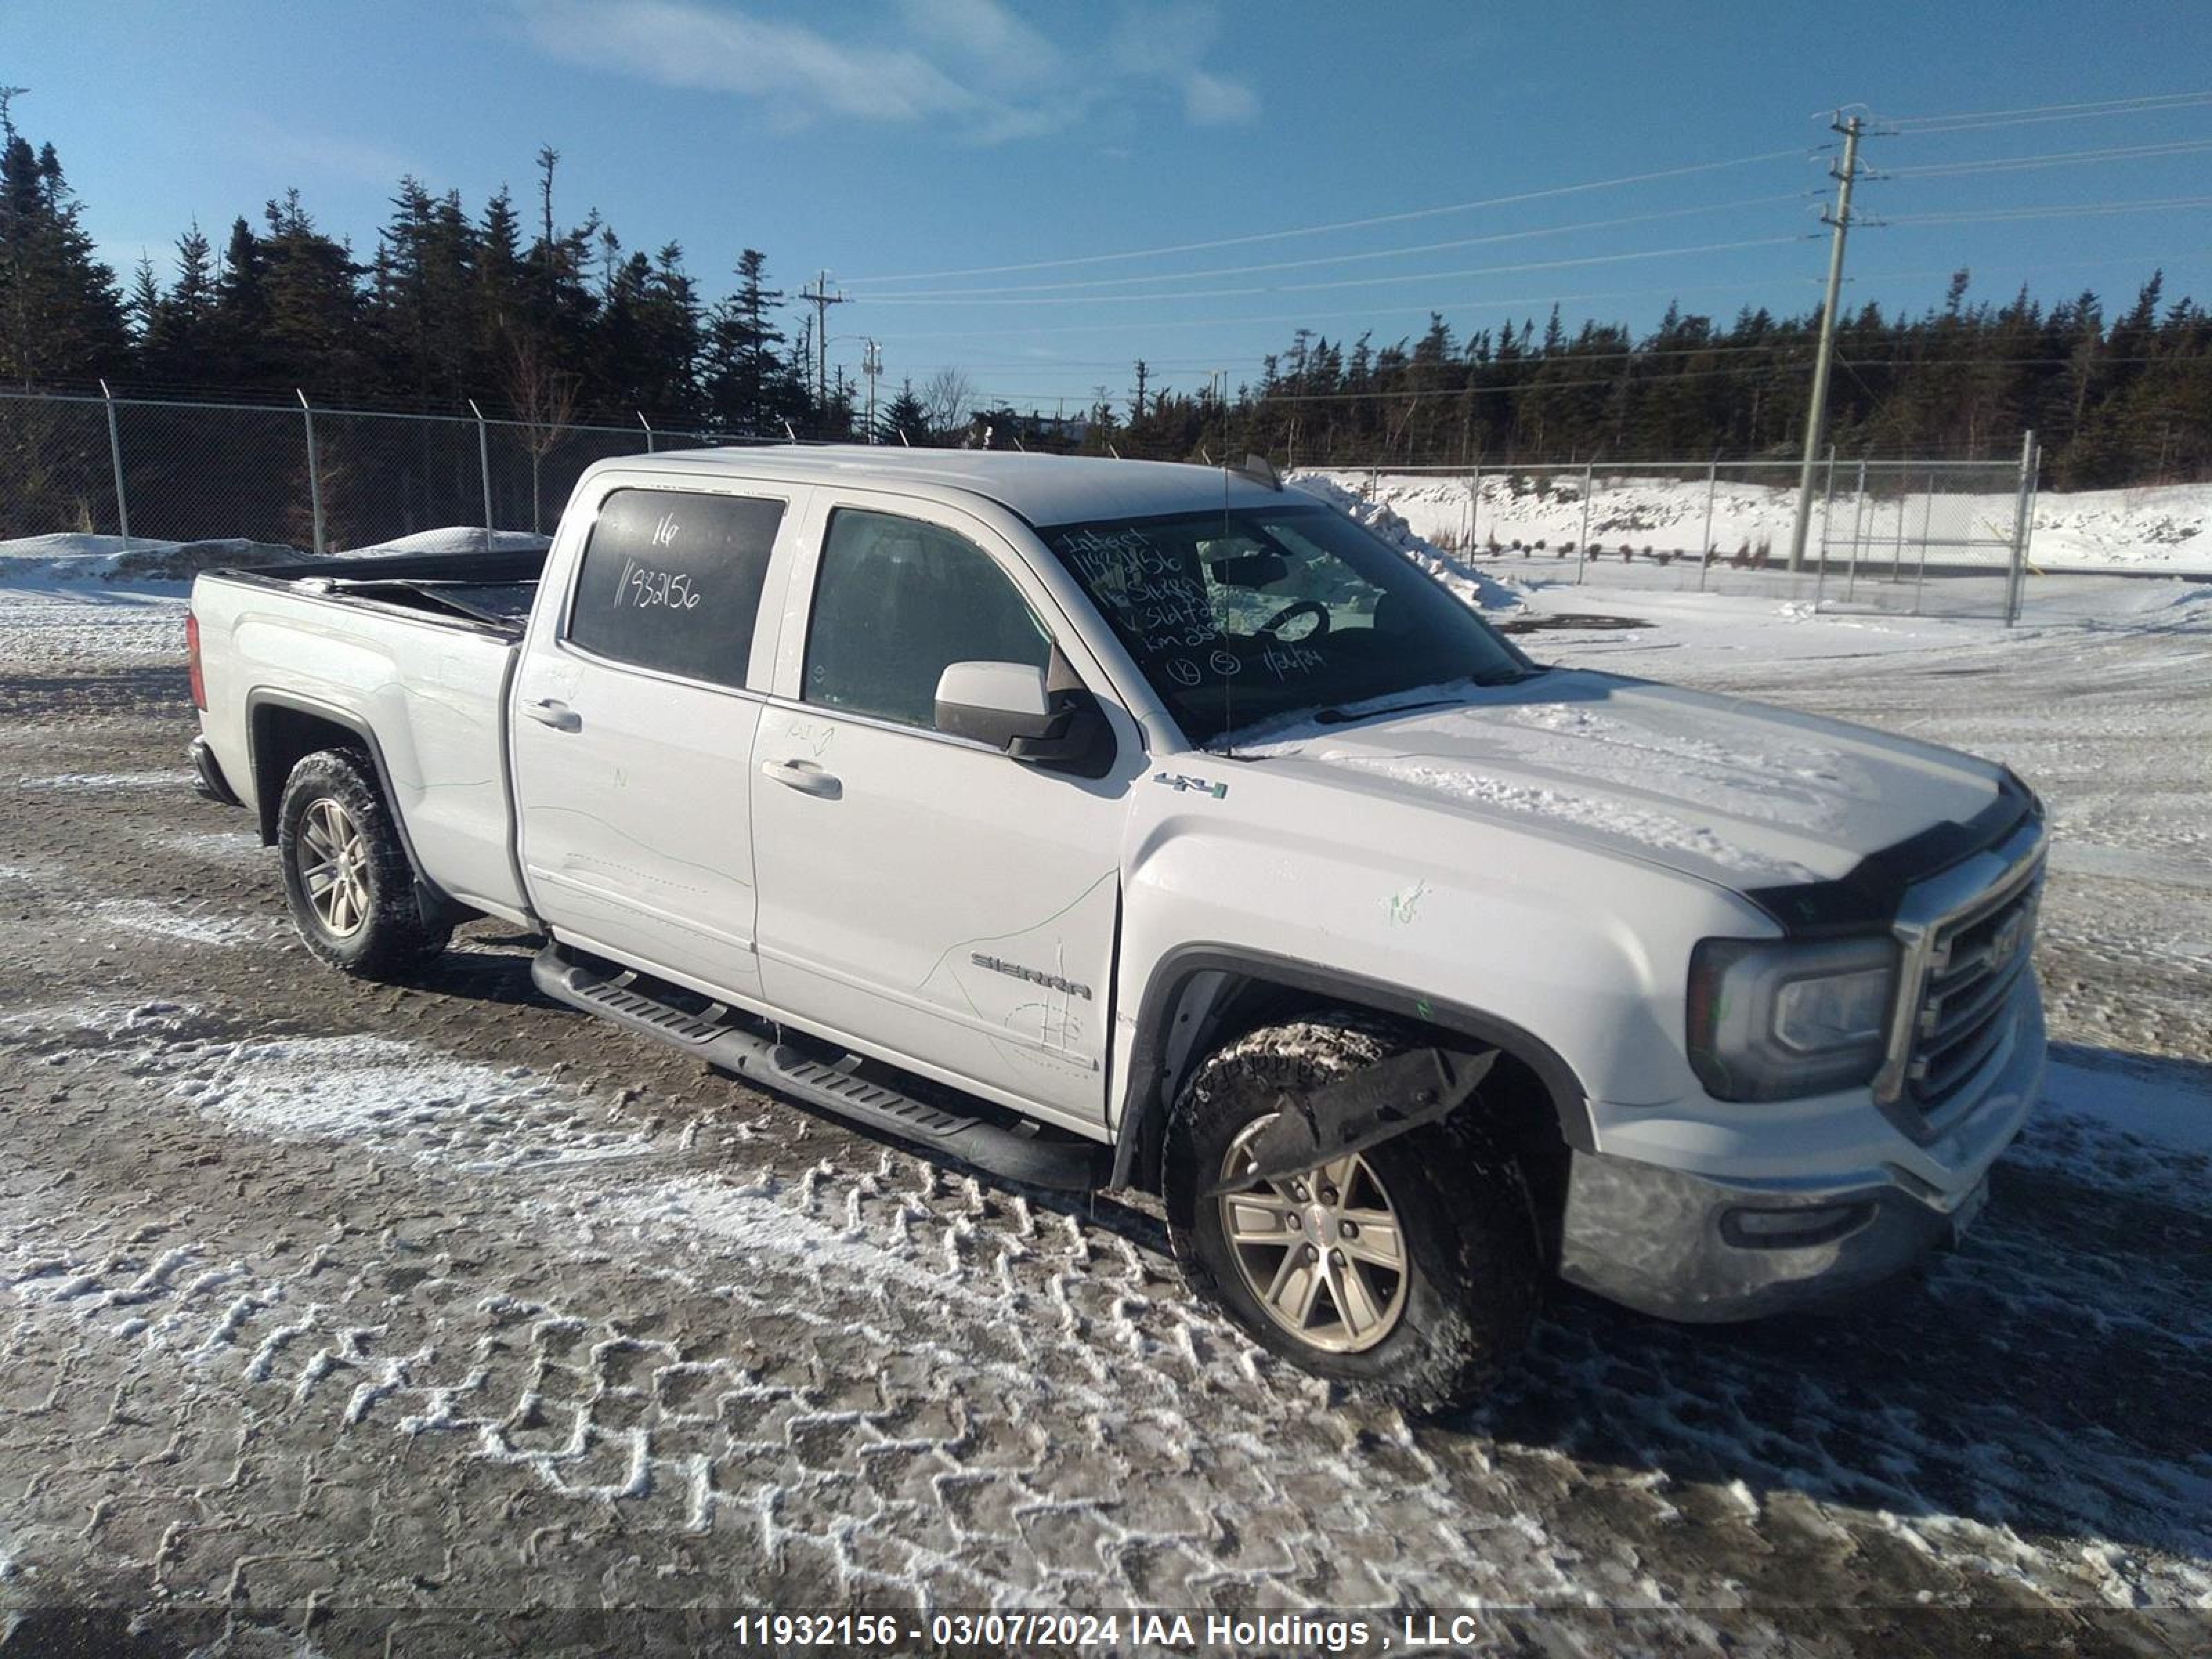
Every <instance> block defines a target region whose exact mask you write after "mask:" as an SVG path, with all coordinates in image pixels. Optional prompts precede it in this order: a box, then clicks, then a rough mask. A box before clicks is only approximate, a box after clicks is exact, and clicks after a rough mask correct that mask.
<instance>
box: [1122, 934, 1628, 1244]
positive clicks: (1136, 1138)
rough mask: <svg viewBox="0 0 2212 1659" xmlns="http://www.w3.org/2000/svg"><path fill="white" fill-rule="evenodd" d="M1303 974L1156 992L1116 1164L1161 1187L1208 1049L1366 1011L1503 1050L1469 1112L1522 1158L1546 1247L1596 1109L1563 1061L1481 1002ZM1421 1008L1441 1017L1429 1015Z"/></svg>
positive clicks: (1452, 1044) (1196, 975)
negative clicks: (1290, 1024)
mask: <svg viewBox="0 0 2212 1659" xmlns="http://www.w3.org/2000/svg"><path fill="white" fill-rule="evenodd" d="M1298 979H1299V980H1304V981H1307V982H1304V983H1301V982H1298V981H1297V980H1294V979H1291V978H1287V977H1282V976H1276V975H1270V974H1269V973H1268V972H1267V971H1266V970H1264V969H1254V970H1242V969H1234V968H1229V967H1222V968H1198V969H1194V970H1192V971H1190V972H1188V973H1187V974H1184V975H1182V977H1181V979H1180V980H1179V981H1178V982H1177V983H1176V985H1175V986H1174V987H1173V989H1172V990H1171V991H1170V993H1169V994H1166V995H1165V996H1164V997H1162V998H1160V999H1158V1001H1159V1004H1160V1006H1158V1009H1157V1010H1156V1011H1154V1012H1151V1013H1150V1014H1148V1015H1147V1016H1146V1017H1144V1018H1142V1019H1141V1021H1140V1025H1139V1032H1138V1037H1137V1044H1136V1049H1135V1062H1134V1073H1133V1074H1134V1076H1135V1077H1136V1078H1137V1079H1140V1081H1139V1082H1137V1083H1136V1084H1133V1086H1132V1090H1131V1092H1130V1097H1129V1099H1128V1103H1127V1109H1128V1113H1129V1121H1127V1123H1125V1125H1124V1126H1123V1133H1122V1134H1121V1137H1120V1139H1121V1144H1122V1146H1123V1147H1124V1148H1125V1149H1126V1150H1125V1152H1124V1157H1125V1158H1126V1159H1127V1165H1128V1167H1127V1170H1126V1172H1124V1171H1122V1170H1119V1169H1117V1176H1120V1178H1121V1179H1123V1180H1126V1181H1128V1182H1132V1183H1133V1184H1137V1185H1141V1186H1142V1187H1144V1188H1146V1189H1147V1190H1150V1191H1154V1192H1157V1191H1158V1190H1159V1188H1160V1183H1161V1177H1162V1173H1163V1164H1164V1156H1165V1149H1166V1140H1167V1133H1166V1132H1167V1121H1168V1109H1169V1107H1170V1105H1171V1104H1172V1103H1173V1100H1174V1097H1175V1095H1176V1092H1177V1091H1180V1090H1181V1088H1182V1084H1183V1081H1184V1079H1187V1078H1188V1076H1189V1075H1190V1073H1192V1072H1193V1071H1194V1070H1195V1069H1196V1067H1197V1066H1198V1065H1199V1063H1200V1061H1201V1060H1204V1059H1205V1057H1206V1055H1207V1054H1212V1053H1213V1052H1214V1051H1215V1050H1217V1049H1218V1048H1221V1047H1223V1046H1224V1045H1225V1043H1228V1042H1231V1041H1233V1040H1234V1039H1236V1038H1237V1037H1238V1036H1243V1034H1244V1033H1245V1032H1247V1031H1250V1030H1256V1029H1257V1028H1259V1027H1261V1026H1262V1025H1276V1024H1284V1023H1285V1022H1287V1021H1291V1020H1295V1019H1299V1018H1305V1017H1308V1016H1310V1015H1313V1014H1317V1013H1321V1012H1325V1011H1327V1010H1329V1009H1334V1008H1353V1009H1358V1010H1360V1011H1362V1012H1368V1013H1372V1014H1377V1015H1380V1016H1382V1017H1383V1018H1387V1019H1389V1020H1391V1021H1394V1022H1395V1023H1396V1024H1401V1025H1406V1026H1409V1027H1411V1028H1413V1029H1414V1030H1419V1031H1424V1032H1426V1033H1430V1034H1431V1036H1432V1037H1433V1040H1434V1041H1435V1042H1437V1045H1438V1046H1440V1047H1446V1048H1461V1049H1474V1048H1495V1049H1496V1050H1497V1051H1498V1059H1497V1061H1496V1063H1495V1064H1494V1065H1493V1066H1492V1067H1491V1071H1490V1075H1489V1076H1488V1077H1487V1078H1486V1079H1484V1080H1483V1083H1482V1085H1481V1087H1480V1089H1479V1090H1477V1091H1476V1094H1475V1097H1474V1101H1473V1102H1471V1103H1469V1105H1468V1107H1467V1108H1466V1109H1467V1110H1470V1111H1474V1112H1479V1113H1480V1115H1482V1117H1483V1120H1484V1121H1485V1122H1486V1125H1487V1126H1488V1127H1490V1128H1491V1129H1492V1133H1495V1134H1497V1135H1498V1138H1499V1139H1500V1140H1501V1141H1502V1142H1503V1143H1504V1146H1505V1147H1506V1148H1507V1149H1508V1150H1510V1152H1512V1153H1513V1154H1514V1155H1515V1156H1516V1158H1519V1159H1520V1161H1521V1164H1522V1174H1523V1176H1524V1178H1525V1179H1526V1180H1527V1181H1528V1187H1529V1190H1530V1193H1531V1194H1532V1196H1533V1197H1534V1199H1535V1200H1536V1204H1537V1210H1538V1217H1539V1220H1540V1224H1541V1226H1542V1228H1543V1231H1544V1232H1545V1233H1546V1234H1547V1248H1548V1247H1549V1245H1550V1243H1552V1242H1553V1241H1554V1240H1555V1239H1556V1235H1557V1231H1558V1225H1559V1217H1560V1215H1561V1214H1562V1212H1563V1211H1564V1206H1565V1197H1566V1176H1567V1166H1568V1161H1569V1156H1570V1149H1571V1142H1570V1139H1569V1137H1570V1135H1571V1133H1573V1132H1574V1129H1575V1127H1579V1126H1580V1125H1581V1124H1582V1122H1583V1115H1584V1113H1585V1111H1586V1110H1587V1108H1586V1105H1585V1103H1584V1101H1583V1097H1582V1093H1581V1091H1580V1090H1579V1088H1577V1087H1576V1086H1574V1085H1573V1081H1572V1074H1571V1073H1569V1072H1567V1070H1566V1068H1565V1064H1564V1062H1562V1061H1561V1060H1559V1057H1558V1056H1557V1055H1555V1054H1551V1053H1550V1051H1549V1050H1548V1049H1545V1048H1543V1046H1542V1045H1541V1043H1539V1042H1536V1041H1535V1040H1534V1038H1531V1037H1528V1036H1525V1034H1521V1033H1517V1032H1515V1031H1513V1030H1510V1028H1501V1027H1500V1024H1499V1023H1498V1022H1495V1021H1488V1020H1486V1018H1484V1017H1483V1016H1481V1015H1480V1014H1479V1013H1477V1012H1474V1011H1472V1010H1460V1009H1449V1010H1444V1011H1438V1010H1437V1009H1436V1007H1435V1006H1434V1004H1433V1003H1430V1002H1428V1001H1426V1000H1414V999H1408V998H1407V997H1405V996H1404V995H1402V994H1391V993H1389V992H1388V991H1387V990H1385V989H1384V987H1364V986H1344V987H1340V986H1336V985H1332V984H1328V983H1316V982H1313V979H1314V976H1312V975H1298ZM1409 1004H1410V1005H1411V1006H1409ZM1149 1006H1150V1000H1148V1007H1149ZM1423 1009H1426V1010H1427V1011H1428V1012H1429V1013H1430V1014H1431V1016H1432V1017H1430V1018H1423V1015H1422V1012H1420V1011H1421V1010H1423Z"/></svg>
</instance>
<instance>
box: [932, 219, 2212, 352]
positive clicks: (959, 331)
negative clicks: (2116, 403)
mask: <svg viewBox="0 0 2212 1659" xmlns="http://www.w3.org/2000/svg"><path fill="white" fill-rule="evenodd" d="M2208 256H2212V246H2199V247H2190V248H2180V249H2176V250H2173V251H2171V252H2152V253H2141V252H2136V253H2115V254H2107V255H2100V256H2099V257H2098V258H2093V259H2069V260H2059V261H2051V262H2038V263H2037V264H2036V266H2035V269H2036V270H2046V271H2051V270H2117V269H2118V268H2119V267H2121V266H2123V265H2142V264H2152V265H2156V264H2171V263H2172V262H2173V261H2176V260H2180V259H2197V258H2206V257H2208ZM1998 263H1999V264H2000V265H2001V267H2002V268H2007V269H2009V268H2011V265H2012V264H2013V263H2014V262H1998ZM1959 269H1960V264H1959V262H1957V261H1954V262H1953V263H1951V264H1946V265H1923V266H1918V267H1916V268H1914V269H1912V270H1873V271H1863V272H1861V273H1859V274H1858V275H1857V276H1853V277H1851V278H1850V279H1849V280H1850V283H1851V285H1852V286H1854V287H1857V286H1860V285H1862V284H1865V283H1893V282H1897V283H1901V282H1917V281H1919V280H1920V279H1922V278H1923V277H1929V276H1951V275H1952V274H1954V272H1955V271H1957V270H1959ZM1792 280H1794V281H1796V282H1801V283H1810V282H1814V281H1817V280H1818V278H1814V277H1800V278H1796V279H1792ZM1712 293H1727V294H1733V295H1742V294H1743V293H1744V284H1743V283H1742V281H1741V279H1736V280H1731V281H1729V282H1724V283H1655V284H1652V285H1651V286H1649V287H1644V288H1615V289H1583V290H1581V291H1578V292H1574V293H1552V294H1524V295H1464V296H1460V297H1455V298H1451V299H1435V298H1431V299H1427V300H1422V301H1386V302H1383V303H1384V305H1385V307H1386V311H1387V313H1389V314H1405V313H1414V312H1436V313H1455V312H1457V313H1465V312H1469V311H1481V310H1492V309H1496V308H1499V307H1518V306H1553V305H1568V304H1573V303H1579V302H1581V301H1589V300H1640V299H1649V298H1650V297H1651V296H1652V295H1661V294H1664V295H1673V296H1676V297H1680V296H1682V295H1692V294H1712ZM1751 302H1752V301H1750V299H1748V298H1746V299H1744V300H1743V301H1741V303H1742V304H1745V305H1748V304H1750V303H1751ZM1376 315H1377V313H1376V307H1374V306H1361V307H1354V308H1351V309H1346V310H1340V311H1281V312H1266V313H1244V314H1241V315H1237V316H1229V317H1177V318H1163V319H1146V320H1145V321H1144V322H1143V323H1141V324H1134V323H1130V322H1127V321H1121V322H1111V323H1062V324H1054V325H1047V326H1025V327H1010V328H1009V327H988V328H950V329H915V330H908V331H901V332H900V333H899V335H898V336H897V337H898V338H899V339H900V340H902V341H915V340H967V339H975V338H979V337H981V338H991V339H1000V338H1020V339H1031V338H1036V337H1054V336H1059V335H1066V334H1111V333H1125V332H1127V331H1128V330H1130V329H1132V328H1135V327H1142V328H1143V329H1145V330H1146V331H1157V330H1161V329H1171V328H1172V329H1190V328H1220V329H1230V328H1247V327H1258V326H1261V325H1266V324H1271V323H1294V324H1313V323H1322V322H1337V321H1340V320H1342V319H1346V318H1365V319H1373V318H1375V317H1376ZM1120 364H1121V360H1120V359H1118V358H1117V359H1115V360H1114V361H1113V362H1109V363H1108V364H1107V365H1106V367H1109V368H1115V367H1119V366H1120ZM1203 366H1204V365H1200V367H1203Z"/></svg>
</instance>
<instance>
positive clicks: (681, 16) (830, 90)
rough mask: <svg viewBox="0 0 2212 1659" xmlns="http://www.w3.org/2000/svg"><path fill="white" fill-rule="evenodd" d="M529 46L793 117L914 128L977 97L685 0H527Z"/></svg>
mask: <svg viewBox="0 0 2212 1659" xmlns="http://www.w3.org/2000/svg"><path fill="white" fill-rule="evenodd" d="M522 15H523V19H524V21H525V24H526V27H528V30H529V33H530V38H531V40H532V41H533V42H535V43H536V45H537V46H538V47H539V48H540V49H541V50H543V51H544V52H550V53H551V54H552V55H553V56H555V57H556V58H568V60H569V61H570V62H572V63H578V64H590V65H592V66H593V67H595V68H605V67H608V66H610V65H611V66H613V67H616V68H619V69H624V70H629V72H630V73H632V74H634V75H636V76H641V77H642V78H643V79H645V80H648V81H656V82H659V83H660V84H661V85H663V86H670V87H684V88H695V89H697V90H701V91H708V92H734V93H738V94H743V95H744V96H747V97H753V98H758V99H760V100H763V102H765V103H767V104H768V105H769V106H771V107H772V108H775V109H777V110H779V111H781V112H783V113H785V114H787V115H791V116H804V115H809V114H824V115H836V116H842V117H845V118H852V119H858V120H873V121H893V122H903V121H917V120H925V119H927V118H932V117H937V116H947V115H966V114H969V113H970V112H973V111H974V110H975V107H976V104H977V100H976V99H975V95H974V94H972V93H970V92H969V91H968V90H967V89H966V88H963V87H962V86H961V85H960V84H959V83H958V82H957V81H954V80H952V79H951V77H950V76H946V75H945V74H944V73H942V72H941V71H940V70H938V69H937V68H936V66H935V65H933V64H931V63H930V62H929V61H928V60H927V58H923V57H922V56H921V55H920V54H919V53H916V52H908V51H902V50H896V49H894V50H884V49H882V48H879V47H875V46H848V45H846V44H843V43H842V42H839V41H836V40H830V39H829V37H828V36H826V35H823V34H819V33H816V32H815V31H814V30H812V29H808V28H801V27H798V26H797V25H795V24H788V23H766V22H762V21H759V20H758V19H757V18H752V17H748V16H746V15H744V13H743V12H739V11H734V10H727V9H716V10H709V9H707V8H705V7H703V6H696V5H690V4H685V3H683V0H615V3H612V4H603V5H595V4H592V3H589V0H524V3H523V6H522Z"/></svg>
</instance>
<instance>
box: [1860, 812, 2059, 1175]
mask: <svg viewBox="0 0 2212 1659" xmlns="http://www.w3.org/2000/svg"><path fill="white" fill-rule="evenodd" d="M2044 850H2045V841H2044V834H2043V825H2042V823H2041V821H2040V820H2039V819H2032V820H2030V821H2029V822H2027V823H2023V824H2021V826H2020V827H2019V828H2018V829H2015V831H2014V832H2013V833H2012V834H2011V835H2009V836H2007V837H2006V838H2005V839H2004V841H2003V842H2001V843H2000V844H1998V845H1997V846H1995V847H1992V848H1988V849H1987V850H1985V851H1984V852H1981V853H1978V854H1975V855H1974V856H1973V857H1972V858H1970V859H1967V860H1964V861H1963V862H1962V863H1960V864H1959V865H1957V866H1954V867H1953V868H1951V869H1949V870H1947V871H1945V872H1942V874H1941V875H1938V876H1936V877H1933V878H1930V879H1929V880H1928V881H1925V882H1923V883H1921V884H1919V885H1917V886H1916V887H1914V888H1912V889H1911V890H1909V891H1908V892H1907V893H1906V895H1905V902H1904V904H1903V906H1902V908H1901V909H1900V911H1899V915H1898V918H1897V921H1896V924H1895V933H1896V936H1897V942H1898V946H1899V953H1900V957H1901V963H1900V971H1899V975H1898V987H1897V1001H1896V1004H1895V1006H1894V1008H1893V1011H1892V1013H1891V1018H1890V1029H1889V1040H1888V1042H1887V1048H1886V1053H1885V1054H1884V1057H1883V1060H1882V1065H1881V1071H1880V1072H1879V1073H1877V1074H1876V1076H1875V1103H1877V1104H1878V1105H1880V1106H1881V1109H1883V1110H1884V1111H1885V1112H1887V1113H1888V1114H1889V1115H1890V1117H1891V1120H1892V1121H1893V1122H1895V1123H1896V1124H1897V1126H1898V1127H1899V1128H1901V1129H1904V1130H1905V1131H1906V1132H1907V1133H1911V1134H1914V1135H1923V1136H1924V1135H1929V1134H1934V1133H1938V1132H1939V1130H1940V1127H1941V1125H1940V1123H1939V1122H1938V1119H1939V1118H1941V1117H1942V1115H1943V1111H1942V1109H1943V1108H1944V1107H1945V1106H1946V1105H1947V1104H1948V1103H1949V1102H1950V1101H1951V1100H1952V1099H1953V1098H1954V1097H1956V1096H1957V1095H1958V1093H1959V1092H1960V1091H1961V1089H1963V1088H1964V1086H1965V1085H1967V1084H1968V1083H1970V1082H1972V1080H1973V1079H1974V1076H1975V1074H1976V1073H1978V1072H1980V1071H1981V1070H1982V1069H1983V1067H1984V1065H1985V1064H1986V1063H1987V1062H1988V1061H1989V1060H1990V1058H1991V1057H1992V1056H1993V1055H1995V1054H1996V1053H1997V1052H1998V1050H1999V1049H2000V1048H2002V1045H2003V1043H2004V1040H2005V1035H2006V1032H2007V1030H2008V1021H2007V1016H2008V1014H2009V1013H2010V1012H2012V1010H2013V1006H2014V1003H2015V1000H2016V999H2015V993H2016V992H2017V991H2018V990H2019V988H2020V986H2021V976H2022V975H2025V974H2027V973H2029V972H2031V971H2033V970H2032V968H2031V966H2030V963H2031V961H2032V958H2033V956H2034V951H2035V912H2036V905H2037V902H2038V901H2039V899H2040V898H2041V896H2042V892H2043V867H2044Z"/></svg>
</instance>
